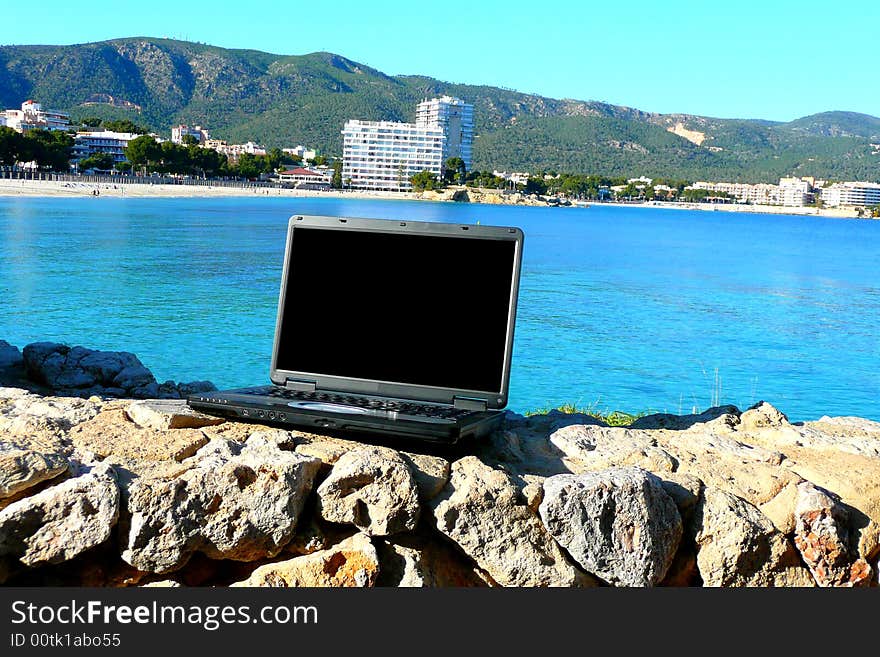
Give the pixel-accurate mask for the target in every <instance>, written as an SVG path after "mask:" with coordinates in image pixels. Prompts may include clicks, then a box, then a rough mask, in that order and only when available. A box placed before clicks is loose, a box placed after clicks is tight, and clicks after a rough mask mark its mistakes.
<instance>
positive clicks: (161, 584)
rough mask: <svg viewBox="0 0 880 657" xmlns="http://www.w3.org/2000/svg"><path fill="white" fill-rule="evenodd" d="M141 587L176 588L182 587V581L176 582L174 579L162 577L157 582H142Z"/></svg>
mask: <svg viewBox="0 0 880 657" xmlns="http://www.w3.org/2000/svg"><path fill="white" fill-rule="evenodd" d="M141 588H144V589H176V588H180V582H175V581H174V580H173V579H160V580H158V581H155V582H149V583H147V584H141Z"/></svg>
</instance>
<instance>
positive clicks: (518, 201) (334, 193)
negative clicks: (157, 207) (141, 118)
mask: <svg viewBox="0 0 880 657" xmlns="http://www.w3.org/2000/svg"><path fill="white" fill-rule="evenodd" d="M450 189H452V188H450ZM470 191H473V190H470ZM96 192H97V194H96ZM498 192H499V190H490V189H484V190H479V194H477V195H476V197H477V198H479V199H491V203H492V204H493V205H494V204H509V205H535V203H524V202H522V199H523V196H522V195H521V194H513V195H511V197H512V198H511V200H510V201H507V199H506V197H505V195H503V194H499V193H498ZM0 196H42V197H54V196H59V197H82V196H91V197H97V198H223V197H249V198H255V197H260V196H267V197H282V198H283V197H287V198H346V199H384V200H405V201H419V200H423V201H450V202H451V197H452V194H449V193H438V192H424V193H418V192H385V191H365V190H348V189H347V190H338V189H334V190H330V191H315V190H299V189H284V188H278V187H232V186H224V185H223V184H220V183H218V184H216V185H167V184H160V183H156V184H152V183H144V184H123V183H106V182H100V183H97V182H63V181H55V180H25V179H20V180H18V179H0ZM592 204H593V203H592V202H590V203H588V204H587V206H589V205H592ZM601 205H602V207H619V208H627V207H639V208H661V209H663V208H665V209H675V210H700V211H704V212H748V213H756V214H787V215H798V216H819V217H838V218H850V219H851V218H856V217H858V213H857V211H856V209H855V208H816V207H812V206H805V207H789V206H785V207H784V206H776V205H743V204H734V203H724V204H722V203H719V204H713V203H676V202H667V201H647V202H644V203H601ZM576 206H579V207H585V206H584V205H583V204H580V203H579V204H576V205H573V206H571V207H576Z"/></svg>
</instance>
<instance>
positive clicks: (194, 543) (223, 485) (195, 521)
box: [122, 440, 320, 573]
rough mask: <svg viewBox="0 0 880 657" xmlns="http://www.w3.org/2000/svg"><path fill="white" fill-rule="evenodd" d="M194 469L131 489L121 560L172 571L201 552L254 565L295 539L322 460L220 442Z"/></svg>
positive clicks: (263, 444)
mask: <svg viewBox="0 0 880 657" xmlns="http://www.w3.org/2000/svg"><path fill="white" fill-rule="evenodd" d="M193 460H194V466H193V467H192V468H191V469H189V470H187V471H186V472H184V473H182V474H181V475H180V476H178V477H176V478H174V479H170V480H145V479H137V480H135V481H134V483H133V484H132V485H131V488H130V491H129V493H130V494H129V500H128V510H129V512H130V513H131V525H130V530H129V534H128V540H127V547H126V549H125V551H124V552H123V553H122V558H123V559H124V560H125V561H127V562H128V563H130V564H131V565H133V566H135V567H136V568H138V569H139V570H144V571H149V572H157V573H166V572H171V571H173V570H176V569H178V568H180V567H181V566H183V565H184V564H185V563H186V561H187V560H188V559H189V558H190V556H191V555H192V554H193V553H194V552H202V553H204V554H205V555H207V556H208V557H210V558H213V559H232V560H236V561H254V560H257V559H262V558H265V557H266V556H274V555H276V554H278V553H279V552H280V551H281V549H282V548H283V547H284V545H285V544H286V543H287V542H288V541H290V539H291V537H292V536H293V534H294V530H295V528H296V523H297V519H298V517H299V515H300V512H301V511H302V509H303V506H304V504H305V500H306V497H307V496H308V494H309V492H310V491H311V489H312V484H313V482H314V479H315V476H316V475H317V472H318V468H319V466H320V463H319V462H318V461H317V460H315V459H310V458H308V457H305V456H302V455H299V454H295V453H293V452H290V451H283V450H281V449H279V448H278V447H277V445H275V444H272V443H271V442H269V441H265V440H264V441H259V440H257V441H254V442H253V444H251V442H250V441H249V442H248V443H247V444H245V445H244V446H243V447H242V445H241V444H240V443H236V442H233V441H224V440H213V441H211V442H210V443H208V444H207V445H206V446H205V447H203V448H202V449H201V450H199V452H198V453H197V454H196V455H195V456H194V457H193Z"/></svg>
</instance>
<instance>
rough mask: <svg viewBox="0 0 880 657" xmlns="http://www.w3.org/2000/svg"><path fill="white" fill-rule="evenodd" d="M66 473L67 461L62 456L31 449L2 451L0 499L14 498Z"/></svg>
mask: <svg viewBox="0 0 880 657" xmlns="http://www.w3.org/2000/svg"><path fill="white" fill-rule="evenodd" d="M66 471H67V459H66V458H64V457H63V456H61V455H60V454H43V453H41V452H36V451H34V450H30V449H7V450H0V499H5V498H8V497H12V496H13V495H15V494H17V493H19V492H21V491H24V490H26V489H28V488H31V487H32V486H36V485H37V484H39V483H41V482H43V481H46V480H48V479H54V478H55V477H57V476H58V475H60V474H61V473H62V472H66Z"/></svg>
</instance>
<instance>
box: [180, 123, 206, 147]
mask: <svg viewBox="0 0 880 657" xmlns="http://www.w3.org/2000/svg"><path fill="white" fill-rule="evenodd" d="M186 136H190V137H192V138H193V139H195V140H196V141H197V142H198V143H199V145H200V146H204V145H205V142H207V141H208V140H209V139H210V138H211V135H209V134H208V131H207V130H206V129H205V128H203V127H202V126H200V125H194V126H192V127H190V126H188V125H186V124H183V123H181V124H180V125H176V126H174V127H173V128H171V142H172V143H174V144H182V143H183V138H184V137H186Z"/></svg>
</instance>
